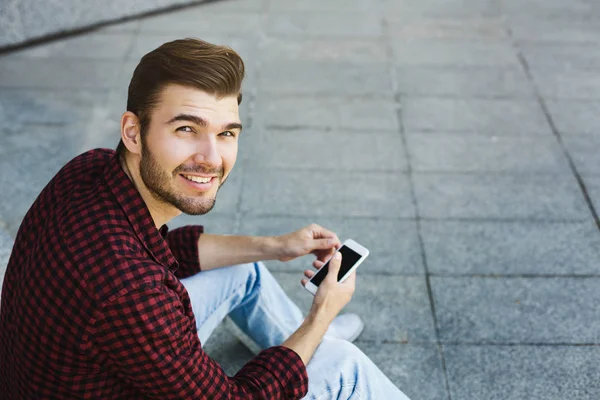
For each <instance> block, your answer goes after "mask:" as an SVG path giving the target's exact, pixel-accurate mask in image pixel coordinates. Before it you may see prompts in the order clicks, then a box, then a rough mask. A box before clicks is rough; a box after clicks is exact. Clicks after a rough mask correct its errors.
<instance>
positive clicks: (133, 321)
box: [0, 150, 308, 400]
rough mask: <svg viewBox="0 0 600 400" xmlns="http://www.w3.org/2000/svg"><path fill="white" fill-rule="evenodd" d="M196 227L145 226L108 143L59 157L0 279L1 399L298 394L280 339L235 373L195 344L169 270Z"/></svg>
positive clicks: (292, 357) (182, 295)
mask: <svg viewBox="0 0 600 400" xmlns="http://www.w3.org/2000/svg"><path fill="white" fill-rule="evenodd" d="M201 232H202V227H199V226H198V227H191V226H190V227H184V228H180V229H175V230H173V231H171V232H167V228H166V227H163V228H162V229H160V230H158V229H156V227H155V225H154V221H153V220H152V218H151V216H150V212H149V210H148V208H147V207H146V205H145V204H144V201H143V199H142V197H141V196H140V194H139V192H138V191H137V190H136V189H135V187H134V185H133V183H132V182H131V180H130V179H129V178H128V177H127V175H126V174H125V172H124V171H123V170H122V169H121V167H120V165H119V163H118V161H117V156H116V154H115V152H114V151H112V150H93V151H89V152H87V153H84V154H82V155H80V156H78V157H76V158H75V159H73V160H72V161H70V162H69V163H68V164H67V165H66V166H65V167H64V168H63V169H62V170H61V171H60V172H59V173H58V174H57V175H56V176H55V177H54V178H53V179H52V181H51V182H50V183H49V184H48V185H47V186H46V188H45V189H44V190H43V191H42V193H41V194H40V196H39V197H38V198H37V200H36V201H35V203H34V204H33V206H32V207H31V209H30V210H29V212H28V213H27V215H26V216H25V218H24V220H23V223H22V224H21V227H20V229H19V233H18V235H17V238H16V242H15V246H14V248H13V251H12V254H11V258H10V261H9V264H8V269H7V271H6V276H5V278H4V286H3V288H2V303H1V304H2V305H1V309H0V397H1V398H2V399H6V400H8V399H19V400H21V399H36V400H37V399H74V398H82V399H84V398H85V399H144V398H160V399H209V398H210V399H280V398H286V399H288V398H301V397H302V396H303V395H304V394H305V393H306V391H307V385H308V377H307V375H306V368H305V366H304V364H303V362H302V360H301V359H300V357H299V356H298V355H297V354H296V353H295V352H294V351H292V350H291V349H288V348H286V347H272V348H269V349H266V350H264V351H262V352H261V353H260V354H259V355H258V356H256V357H255V358H254V359H252V360H251V361H250V362H249V363H248V364H246V365H245V366H244V367H243V368H242V369H241V370H240V371H239V372H238V373H237V375H235V376H234V377H228V376H227V375H226V374H225V372H224V371H223V369H222V368H221V367H220V366H219V365H218V364H217V363H216V362H215V361H213V360H212V359H211V358H210V357H209V356H208V355H207V354H206V353H205V352H204V351H203V350H202V348H201V345H200V340H199V339H198V336H197V334H196V322H195V318H194V314H193V313H192V308H191V303H190V299H189V296H188V294H187V292H186V290H185V288H184V287H183V285H182V284H181V282H180V281H179V279H180V278H183V277H186V276H189V275H191V274H195V273H198V272H199V271H200V262H199V256H198V246H197V241H198V238H199V235H200V234H201Z"/></svg>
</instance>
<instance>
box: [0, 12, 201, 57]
mask: <svg viewBox="0 0 600 400" xmlns="http://www.w3.org/2000/svg"><path fill="white" fill-rule="evenodd" d="M204 1H206V0H0V49H2V48H6V47H8V46H13V45H18V44H21V43H23V42H26V41H29V40H33V39H39V38H42V37H44V36H48V35H54V34H58V33H63V32H68V31H72V30H75V29H81V28H86V27H88V26H90V25H96V24H99V23H104V22H109V21H113V20H118V19H122V18H125V17H129V16H133V15H139V14H143V13H148V12H152V11H155V10H160V9H163V8H170V7H173V6H179V5H187V4H196V3H202V2H204Z"/></svg>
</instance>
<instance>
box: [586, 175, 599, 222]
mask: <svg viewBox="0 0 600 400" xmlns="http://www.w3.org/2000/svg"><path fill="white" fill-rule="evenodd" d="M583 180H584V182H585V186H586V189H587V191H588V194H589V195H590V198H591V200H592V203H593V204H594V208H595V209H596V213H599V214H600V176H599V175H591V174H586V175H584V176H583Z"/></svg>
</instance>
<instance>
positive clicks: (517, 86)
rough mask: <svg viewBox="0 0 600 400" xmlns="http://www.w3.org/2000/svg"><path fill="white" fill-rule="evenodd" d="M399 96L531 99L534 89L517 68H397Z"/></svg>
mask: <svg viewBox="0 0 600 400" xmlns="http://www.w3.org/2000/svg"><path fill="white" fill-rule="evenodd" d="M396 79H397V82H398V87H399V90H400V93H402V94H406V95H409V96H410V95H422V96H454V97H490V98H494V97H516V98H534V96H535V92H534V89H533V85H531V83H530V82H529V80H528V79H527V76H526V75H525V73H524V72H523V71H522V70H521V69H518V68H487V67H481V68H478V67H474V68H473V67H471V68H461V69H456V68H447V67H398V68H396Z"/></svg>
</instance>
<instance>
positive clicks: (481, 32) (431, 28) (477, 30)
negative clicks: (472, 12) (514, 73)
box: [385, 16, 510, 41]
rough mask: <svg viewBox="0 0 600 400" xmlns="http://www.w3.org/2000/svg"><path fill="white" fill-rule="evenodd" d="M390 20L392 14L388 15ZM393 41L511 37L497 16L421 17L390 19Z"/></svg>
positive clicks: (390, 32)
mask: <svg viewBox="0 0 600 400" xmlns="http://www.w3.org/2000/svg"><path fill="white" fill-rule="evenodd" d="M385 18H386V19H388V20H390V18H389V17H388V16H386V17H385ZM387 32H388V36H389V38H390V40H391V41H395V40H399V39H400V40H402V39H425V38H429V39H471V40H473V39H475V40H480V39H498V40H499V39H507V40H508V39H509V38H510V36H509V34H508V31H507V30H506V27H505V24H504V21H503V20H502V19H501V18H497V17H461V18H442V17H420V18H415V19H403V20H401V21H400V22H394V18H391V20H390V21H389V22H388V29H387Z"/></svg>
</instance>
